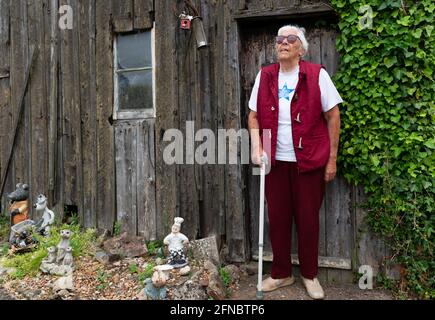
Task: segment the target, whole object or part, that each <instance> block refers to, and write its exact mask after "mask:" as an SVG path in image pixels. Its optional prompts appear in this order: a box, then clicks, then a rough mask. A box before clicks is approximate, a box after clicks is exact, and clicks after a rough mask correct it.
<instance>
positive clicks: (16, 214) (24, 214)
mask: <svg viewBox="0 0 435 320" xmlns="http://www.w3.org/2000/svg"><path fill="white" fill-rule="evenodd" d="M7 197H8V199H9V201H10V203H11V205H10V207H9V214H10V219H11V226H14V225H16V224H17V223H20V222H22V221H25V220H28V219H29V200H28V198H29V186H28V185H27V184H23V183H18V184H17V185H16V190H15V191H14V192H11V193H9V194H8V196H7Z"/></svg>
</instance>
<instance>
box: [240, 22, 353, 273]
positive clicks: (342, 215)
mask: <svg viewBox="0 0 435 320" xmlns="http://www.w3.org/2000/svg"><path fill="white" fill-rule="evenodd" d="M331 23H332V25H333V22H331V20H330V19H321V18H311V19H308V18H307V19H303V20H299V21H294V20H293V21H286V20H282V21H274V22H271V23H267V24H266V23H264V22H262V23H257V24H255V25H253V24H250V25H248V24H245V25H243V24H242V25H241V26H240V27H241V28H240V29H241V48H242V50H241V51H240V73H241V82H242V83H241V88H242V90H241V95H242V96H241V106H242V110H241V114H242V119H243V121H245V122H244V123H243V125H244V127H245V128H246V127H247V122H246V120H247V116H248V113H249V108H248V101H249V97H250V94H251V90H252V87H253V84H254V82H255V77H256V75H257V73H258V71H259V70H260V68H261V66H262V65H264V64H269V63H272V62H275V61H276V57H275V52H274V37H275V36H276V33H277V31H278V29H279V28H280V27H281V26H283V25H286V24H297V25H300V26H303V27H305V29H306V30H307V33H306V38H307V41H308V43H309V54H308V56H306V57H305V58H304V59H305V60H308V61H311V62H315V63H321V64H323V65H324V66H325V67H326V70H327V71H328V73H329V74H330V75H333V74H334V73H335V72H336V70H337V67H338V62H339V57H338V54H337V52H336V50H335V41H336V36H337V32H336V31H335V30H334V28H332V27H331ZM251 172H252V167H251V168H249V169H248V170H247V171H246V172H245V173H244V174H245V175H244V176H245V185H246V197H247V201H246V202H247V208H246V211H247V215H248V220H249V221H250V223H249V226H250V241H251V254H252V257H253V258H254V259H258V220H259V219H258V212H259V211H258V208H259V177H258V176H252V174H251ZM353 216H354V215H353V211H352V206H351V188H350V186H349V185H348V184H347V183H346V182H345V181H344V179H343V178H342V177H338V178H336V179H335V180H334V181H333V182H331V183H329V184H328V185H327V187H326V194H325V198H324V201H323V205H322V208H321V210H320V240H319V266H321V267H326V268H328V269H325V270H320V273H319V277H320V278H323V280H325V279H328V280H330V281H340V282H341V281H349V279H350V277H351V276H352V274H351V272H349V271H348V272H345V271H344V270H350V269H351V257H352V250H353V243H354V239H353V238H354V237H353V234H354V233H353V227H352V225H353V220H354V219H353ZM292 248H293V249H292V262H293V264H296V265H297V264H298V259H297V236H296V230H295V226H294V224H293V240H292ZM272 258H273V257H272V250H271V247H270V240H269V234H268V219H267V205H265V254H264V260H266V261H272ZM334 269H336V270H334ZM339 269H341V270H339ZM345 278H346V279H345Z"/></svg>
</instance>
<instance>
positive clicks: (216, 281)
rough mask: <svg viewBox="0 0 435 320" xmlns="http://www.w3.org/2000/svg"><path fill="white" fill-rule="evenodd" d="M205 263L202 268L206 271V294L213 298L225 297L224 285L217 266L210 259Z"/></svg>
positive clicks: (221, 298) (220, 298)
mask: <svg viewBox="0 0 435 320" xmlns="http://www.w3.org/2000/svg"><path fill="white" fill-rule="evenodd" d="M206 264H207V265H206ZM206 264H205V265H204V268H205V269H206V270H207V271H208V287H207V294H208V295H209V296H210V297H212V298H213V299H214V300H223V299H225V286H224V284H223V283H222V280H221V277H220V276H219V271H218V269H217V267H216V266H215V265H213V264H212V263H211V262H210V261H207V262H206Z"/></svg>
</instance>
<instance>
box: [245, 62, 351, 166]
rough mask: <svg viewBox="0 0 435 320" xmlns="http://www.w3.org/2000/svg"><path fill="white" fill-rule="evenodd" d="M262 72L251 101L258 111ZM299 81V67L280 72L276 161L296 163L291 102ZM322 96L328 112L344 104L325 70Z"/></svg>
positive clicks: (253, 89)
mask: <svg viewBox="0 0 435 320" xmlns="http://www.w3.org/2000/svg"><path fill="white" fill-rule="evenodd" d="M260 78H261V71H260V72H259V73H258V75H257V78H256V79H255V84H254V87H253V88H252V93H251V98H250V99H249V109H251V110H252V111H255V112H256V111H257V96H258V88H259V86H260ZM298 80H299V66H297V67H296V69H294V70H292V71H291V72H281V71H280V72H279V74H278V88H279V89H278V98H279V114H278V137H277V145H276V154H275V159H276V160H280V161H289V162H296V155H295V151H294V148H293V135H292V119H291V110H290V109H291V101H292V99H293V95H294V93H295V89H296V86H297V84H298ZM319 86H320V95H321V101H322V110H323V112H327V111H329V110H331V109H332V108H333V107H335V106H336V105H337V104H339V103H342V102H343V99H341V97H340V94H339V93H338V91H337V89H336V88H335V86H334V83H333V82H332V80H331V78H330V77H329V74H328V72H326V70H325V69H323V68H322V69H321V70H320V74H319Z"/></svg>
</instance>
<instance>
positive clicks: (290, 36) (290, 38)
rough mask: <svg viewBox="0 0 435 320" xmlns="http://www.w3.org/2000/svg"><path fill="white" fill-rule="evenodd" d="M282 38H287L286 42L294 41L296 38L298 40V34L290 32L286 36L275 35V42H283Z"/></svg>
mask: <svg viewBox="0 0 435 320" xmlns="http://www.w3.org/2000/svg"><path fill="white" fill-rule="evenodd" d="M284 39H287V42H288V43H295V42H296V40H300V39H299V37H298V36H295V35H294V34H290V35H288V36H287V37H286V36H277V37H276V43H277V44H281V43H283V42H284Z"/></svg>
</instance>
